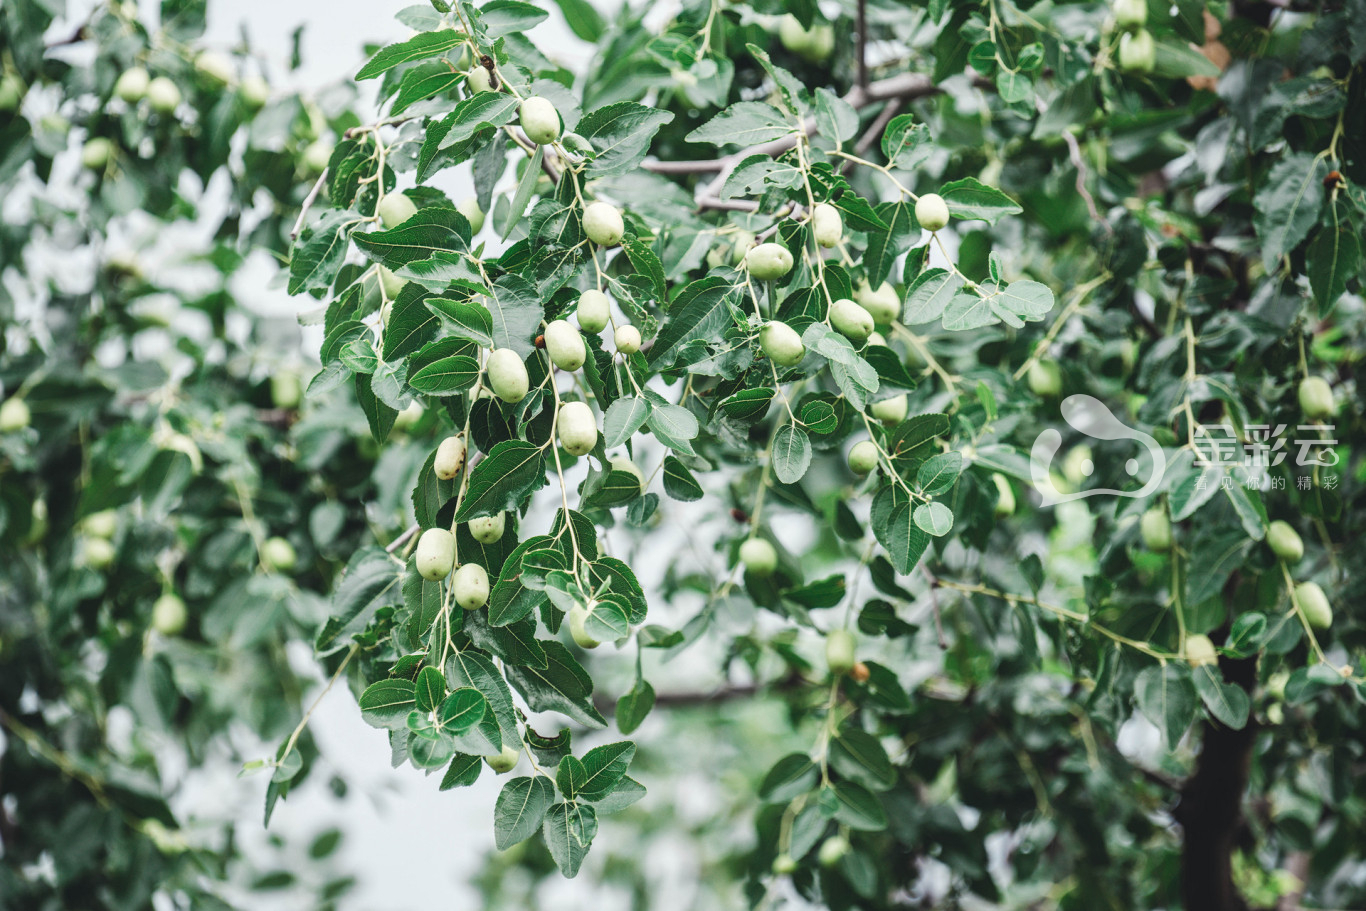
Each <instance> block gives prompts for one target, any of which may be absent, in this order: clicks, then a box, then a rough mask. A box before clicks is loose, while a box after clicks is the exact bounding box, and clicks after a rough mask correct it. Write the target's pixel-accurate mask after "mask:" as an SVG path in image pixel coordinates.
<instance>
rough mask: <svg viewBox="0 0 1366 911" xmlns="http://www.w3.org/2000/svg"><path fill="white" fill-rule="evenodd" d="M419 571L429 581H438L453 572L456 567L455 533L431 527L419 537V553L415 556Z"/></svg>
mask: <svg viewBox="0 0 1366 911" xmlns="http://www.w3.org/2000/svg"><path fill="white" fill-rule="evenodd" d="M413 565H414V566H416V567H417V572H418V574H419V575H420V576H422V578H424V579H426V580H427V581H428V582H436V581H438V580H440V579H444V578H446V577H447V576H449V575H450V574H451V569H452V568H454V567H455V535H453V534H451V533H450V532H449V531H447V530H446V529H444V528H429V529H427V530H426V531H424V532H423V533H422V537H420V538H418V539H417V553H416V554H414V556H413Z"/></svg>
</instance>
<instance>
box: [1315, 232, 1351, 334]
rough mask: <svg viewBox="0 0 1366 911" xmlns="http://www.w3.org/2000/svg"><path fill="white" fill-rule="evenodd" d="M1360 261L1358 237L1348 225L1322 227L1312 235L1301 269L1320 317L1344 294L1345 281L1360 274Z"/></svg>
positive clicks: (1345, 288)
mask: <svg viewBox="0 0 1366 911" xmlns="http://www.w3.org/2000/svg"><path fill="white" fill-rule="evenodd" d="M1361 260H1362V251H1361V238H1360V237H1359V236H1358V235H1357V234H1356V232H1355V231H1353V230H1352V229H1351V227H1350V225H1348V226H1344V225H1338V226H1336V227H1332V228H1328V227H1325V228H1322V229H1321V230H1320V231H1319V232H1318V233H1317V234H1315V235H1314V239H1313V240H1312V241H1310V243H1309V252H1308V254H1307V257H1306V260H1305V267H1306V271H1307V272H1308V273H1309V287H1310V289H1311V290H1312V291H1313V292H1314V300H1315V302H1317V303H1318V305H1319V315H1320V316H1327V315H1328V313H1329V311H1331V310H1332V309H1333V305H1334V304H1336V303H1337V302H1338V298H1340V297H1342V295H1343V293H1344V292H1346V290H1347V282H1348V281H1349V280H1350V279H1351V278H1352V277H1353V276H1356V275H1360V274H1361Z"/></svg>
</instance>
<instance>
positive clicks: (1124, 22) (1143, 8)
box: [1114, 0, 1148, 30]
mask: <svg viewBox="0 0 1366 911" xmlns="http://www.w3.org/2000/svg"><path fill="white" fill-rule="evenodd" d="M1114 11H1115V25H1116V26H1117V27H1118V28H1121V29H1125V30H1129V29H1137V28H1142V27H1143V26H1144V25H1146V24H1147V23H1148V3H1147V0H1115V3H1114Z"/></svg>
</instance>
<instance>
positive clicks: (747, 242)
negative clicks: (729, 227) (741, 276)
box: [730, 229, 754, 266]
mask: <svg viewBox="0 0 1366 911" xmlns="http://www.w3.org/2000/svg"><path fill="white" fill-rule="evenodd" d="M753 246H754V232H753V231H746V230H743V229H741V230H739V231H736V232H735V239H734V241H733V242H732V243H731V248H730V264H731V265H732V266H738V265H740V263H742V262H744V261H745V257H746V256H747V255H748V254H749V251H750V248H751V247H753Z"/></svg>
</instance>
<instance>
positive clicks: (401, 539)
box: [384, 522, 420, 554]
mask: <svg viewBox="0 0 1366 911" xmlns="http://www.w3.org/2000/svg"><path fill="white" fill-rule="evenodd" d="M419 527H420V526H419V525H418V524H417V523H416V522H414V523H413V524H412V525H409V526H408V530H407V531H405V532H404V533H403V534H401V535H399V536H398V537H397V538H395V539H394V540H393V541H392V542H390V544H389V546H388V547H386V548H384V552H385V553H386V554H391V553H393V552H394V551H396V550H398V549H399V548H400V547H402V546H403V545H404V544H405V543H407V541H408V539H409V538H411V537H412V536H413V535H415V534H417V530H418V528H419Z"/></svg>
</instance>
